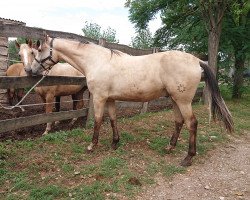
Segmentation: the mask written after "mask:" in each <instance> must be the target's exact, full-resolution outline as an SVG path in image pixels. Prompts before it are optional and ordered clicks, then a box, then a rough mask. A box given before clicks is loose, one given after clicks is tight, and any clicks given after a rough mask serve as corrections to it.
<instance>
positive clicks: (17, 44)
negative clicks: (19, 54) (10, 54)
mask: <svg viewBox="0 0 250 200" xmlns="http://www.w3.org/2000/svg"><path fill="white" fill-rule="evenodd" d="M15 45H16V47H17V48H18V49H19V48H20V44H19V43H18V42H17V41H16V40H15Z"/></svg>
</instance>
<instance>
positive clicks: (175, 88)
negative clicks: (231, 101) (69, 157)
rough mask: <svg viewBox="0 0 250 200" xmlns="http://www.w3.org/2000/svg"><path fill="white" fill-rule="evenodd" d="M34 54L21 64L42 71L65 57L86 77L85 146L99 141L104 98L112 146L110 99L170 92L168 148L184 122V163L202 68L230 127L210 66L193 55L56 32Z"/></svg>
mask: <svg viewBox="0 0 250 200" xmlns="http://www.w3.org/2000/svg"><path fill="white" fill-rule="evenodd" d="M38 51H39V52H38V54H37V55H36V58H35V60H34V61H33V62H32V65H31V66H29V67H28V68H27V69H26V70H27V71H31V72H32V74H41V73H42V72H43V71H44V70H48V69H49V68H50V67H51V66H53V65H54V64H55V63H57V62H58V61H61V60H64V61H66V62H68V63H70V64H71V65H72V66H73V67H75V68H76V69H78V70H79V71H81V72H82V73H83V74H84V75H85V76H86V79H87V85H88V88H89V91H90V92H91V93H92V95H93V103H94V117H95V124H94V133H93V137H92V142H91V144H90V145H89V146H88V148H87V150H88V151H93V149H94V147H96V146H97V144H98V138H99V130H100V126H101V124H102V117H103V112H104V105H105V104H106V103H107V106H108V112H109V116H110V120H111V126H112V129H113V142H112V147H113V149H116V148H117V144H118V142H119V134H118V130H117V120H116V111H115V101H116V100H121V101H142V102H143V101H149V100H152V99H155V98H158V97H160V96H169V97H170V98H171V99H172V101H173V110H174V116H175V132H174V133H173V135H172V137H171V140H170V144H169V146H168V147H167V150H168V151H171V150H173V149H174V148H175V146H176V142H177V140H178V137H179V134H180V131H181V128H182V125H183V123H184V122H185V124H186V126H187V128H188V130H189V134H190V136H189V149H188V155H187V156H186V157H185V158H184V160H183V161H182V162H181V165H182V166H189V165H191V163H192V157H193V156H195V155H196V135H197V134H196V133H197V125H198V121H197V119H196V117H195V115H194V113H193V110H192V106H191V103H192V99H193V97H194V95H195V92H196V90H197V87H198V84H199V82H200V80H201V74H202V72H203V71H204V76H205V82H206V85H207V86H208V90H209V92H210V95H211V113H212V116H213V118H214V120H215V119H216V118H218V119H219V120H221V121H222V122H223V123H224V125H225V128H226V129H227V130H228V131H230V132H231V131H233V121H232V116H231V114H230V112H229V110H228V108H227V106H226V105H225V102H224V101H223V99H222V97H221V95H220V91H219V87H218V83H217V80H216V78H215V76H214V74H213V72H212V70H211V69H210V68H209V66H208V65H207V64H206V63H205V62H203V61H201V60H200V59H198V58H196V57H195V56H193V55H191V54H188V53H185V52H181V51H166V52H159V53H154V54H150V55H144V56H131V55H128V54H125V53H122V52H120V51H117V50H111V49H107V48H104V47H102V46H99V45H96V44H93V43H90V42H88V41H86V42H79V41H73V40H67V39H60V38H53V39H52V38H50V37H49V36H48V35H46V34H45V38H44V40H43V42H42V44H41V45H39V47H38Z"/></svg>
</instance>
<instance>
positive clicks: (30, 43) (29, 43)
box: [26, 39, 32, 48]
mask: <svg viewBox="0 0 250 200" xmlns="http://www.w3.org/2000/svg"><path fill="white" fill-rule="evenodd" d="M26 43H27V44H28V45H29V47H30V48H32V40H31V39H29V40H28V42H27V41H26Z"/></svg>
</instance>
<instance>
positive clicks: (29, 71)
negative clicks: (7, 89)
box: [24, 67, 32, 76]
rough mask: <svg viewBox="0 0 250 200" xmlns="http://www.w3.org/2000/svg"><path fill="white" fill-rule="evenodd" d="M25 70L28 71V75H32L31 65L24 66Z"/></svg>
mask: <svg viewBox="0 0 250 200" xmlns="http://www.w3.org/2000/svg"><path fill="white" fill-rule="evenodd" d="M24 70H25V72H26V74H27V75H28V76H31V75H32V70H31V67H24Z"/></svg>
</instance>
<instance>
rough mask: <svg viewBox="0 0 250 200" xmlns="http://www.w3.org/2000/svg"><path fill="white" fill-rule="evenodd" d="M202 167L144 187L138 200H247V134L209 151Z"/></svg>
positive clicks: (249, 167)
mask: <svg viewBox="0 0 250 200" xmlns="http://www.w3.org/2000/svg"><path fill="white" fill-rule="evenodd" d="M201 162H202V163H201V164H198V163H197V164H194V165H193V166H191V167H190V168H189V169H188V172H187V173H185V174H178V175H176V176H174V177H173V178H172V180H170V181H166V180H165V179H163V178H162V176H161V175H160V174H158V176H157V178H156V180H157V183H156V184H155V185H152V186H151V187H150V188H145V189H144V192H143V193H141V194H140V195H139V196H138V197H137V198H136V199H138V200H177V199H185V200H201V199H204V200H216V199H218V200H237V199H245V200H247V199H250V132H248V133H247V134H246V136H244V137H241V138H240V137H237V138H233V137H232V138H231V140H230V142H229V143H227V144H225V145H224V146H222V147H217V148H216V149H215V150H213V151H211V152H210V153H209V154H208V155H207V156H206V158H204V159H203V160H202V161H201Z"/></svg>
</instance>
